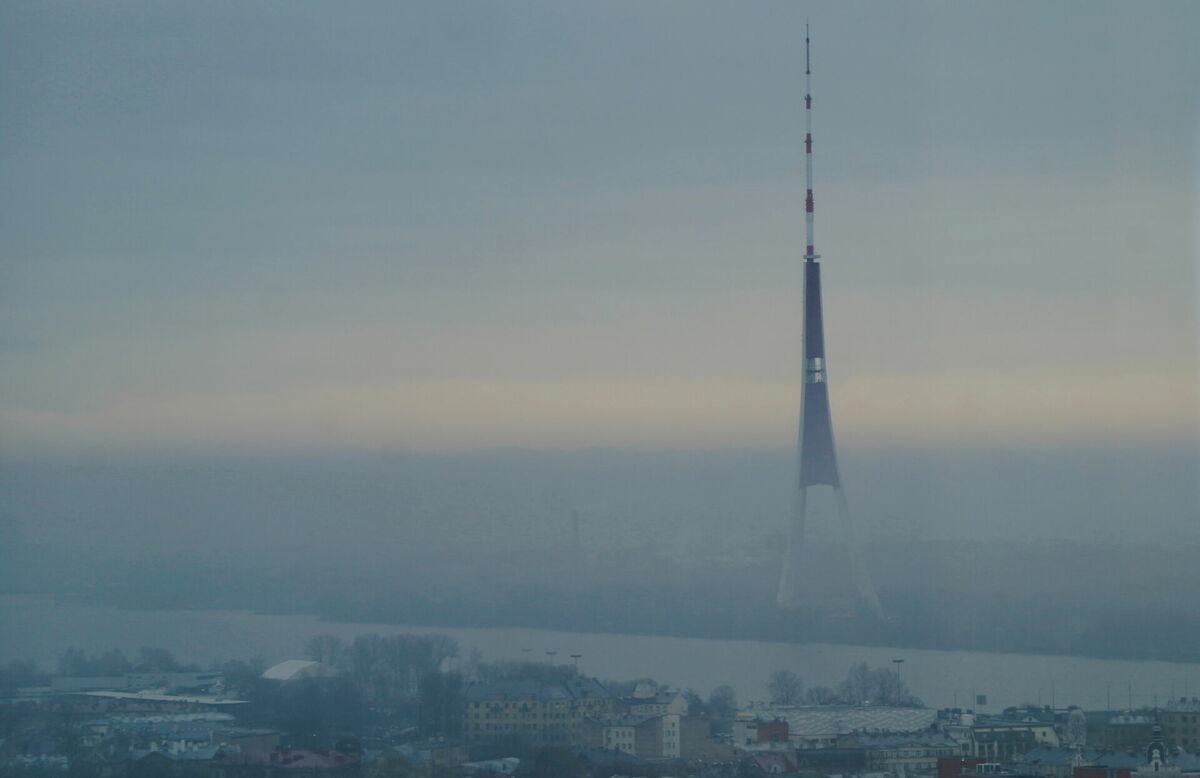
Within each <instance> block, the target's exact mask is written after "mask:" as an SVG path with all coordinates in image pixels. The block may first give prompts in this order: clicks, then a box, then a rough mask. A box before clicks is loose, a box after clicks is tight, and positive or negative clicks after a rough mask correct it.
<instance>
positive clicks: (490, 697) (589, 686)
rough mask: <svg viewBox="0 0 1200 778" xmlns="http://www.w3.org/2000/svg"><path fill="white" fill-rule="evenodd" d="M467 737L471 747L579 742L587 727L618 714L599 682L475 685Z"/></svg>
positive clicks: (469, 705) (467, 717) (469, 702)
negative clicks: (508, 740)
mask: <svg viewBox="0 0 1200 778" xmlns="http://www.w3.org/2000/svg"><path fill="white" fill-rule="evenodd" d="M464 696H465V698H466V706H465V713H464V717H465V718H464V722H463V723H464V726H463V736H464V738H465V739H466V742H467V743H468V744H475V743H480V742H484V741H488V740H498V739H503V738H512V737H516V738H522V739H526V740H529V741H532V742H535V743H557V744H568V743H579V742H580V739H581V737H582V732H583V722H584V721H585V720H587V719H589V718H595V717H597V716H606V715H609V714H612V713H613V709H614V700H613V697H612V695H610V694H609V693H608V691H607V690H606V689H605V688H604V687H603V686H602V685H601V684H600V683H599V682H598V681H596V680H594V679H590V678H589V679H575V680H571V681H567V682H563V683H546V682H543V681H535V680H514V681H496V682H492V683H476V684H471V685H470V686H468V687H467V690H466V692H465V695H464Z"/></svg>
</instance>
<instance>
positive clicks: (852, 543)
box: [834, 486, 883, 619]
mask: <svg viewBox="0 0 1200 778" xmlns="http://www.w3.org/2000/svg"><path fill="white" fill-rule="evenodd" d="M834 491H835V492H836V493H837V504H838V515H840V516H841V518H842V531H843V532H844V533H845V537H846V553H847V555H848V556H849V557H850V572H851V574H852V575H853V576H854V585H855V586H856V587H857V588H858V595H859V597H861V598H862V600H863V602H865V603H866V604H867V607H868V608H870V609H871V612H872V613H874V614H875V617H876V618H879V619H882V618H883V607H882V606H881V605H880V604H879V596H878V595H876V594H875V584H873V583H872V582H871V574H870V573H868V572H867V566H866V565H865V564H863V560H862V550H861V549H860V548H859V547H858V536H857V535H856V534H855V532H854V522H853V520H852V519H851V518H850V506H849V505H848V504H847V503H846V493H845V492H843V491H842V487H840V486H836V487H834Z"/></svg>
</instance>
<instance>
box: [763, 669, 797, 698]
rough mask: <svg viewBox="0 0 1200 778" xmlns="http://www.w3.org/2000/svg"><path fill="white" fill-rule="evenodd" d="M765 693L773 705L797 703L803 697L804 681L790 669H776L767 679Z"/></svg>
mask: <svg viewBox="0 0 1200 778" xmlns="http://www.w3.org/2000/svg"><path fill="white" fill-rule="evenodd" d="M767 693H768V694H770V695H771V702H772V703H773V704H775V705H799V704H800V702H801V700H803V698H804V681H802V680H800V676H798V675H796V674H795V673H794V672H792V671H791V670H776V671H775V672H773V673H771V679H770V680H769V681H767Z"/></svg>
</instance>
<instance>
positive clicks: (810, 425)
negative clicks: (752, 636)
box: [778, 23, 883, 617]
mask: <svg viewBox="0 0 1200 778" xmlns="http://www.w3.org/2000/svg"><path fill="white" fill-rule="evenodd" d="M812 144H813V140H812V65H811V59H810V44H809V38H808V24H807V23H806V24H805V25H804V181H805V186H806V187H807V192H806V194H805V197H804V228H805V237H806V241H805V245H806V248H805V252H804V389H803V394H802V396H801V403H800V434H799V440H798V442H797V455H798V459H799V466H800V472H799V479H798V481H797V489H796V496H795V505H794V508H793V513H792V522H791V532H790V534H789V536H788V545H787V556H786V557H785V558H784V562H783V573H782V575H781V576H780V581H779V595H778V603H779V605H780V606H781V607H784V608H801V607H807V606H813V605H817V606H819V605H820V603H819V602H814V601H813V596H812V593H811V592H810V591H808V590H809V589H810V588H812V587H810V585H809V584H811V583H815V580H813V579H814V576H813V575H812V574H811V573H809V574H808V575H806V573H808V571H806V570H805V562H804V561H803V559H802V551H803V549H804V533H805V524H806V521H807V511H808V490H809V489H811V488H813V487H816V486H829V487H832V488H833V491H834V493H835V496H836V498H837V510H838V515H839V517H840V519H841V531H842V540H843V543H844V545H845V549H846V555H847V557H848V561H849V564H850V575H851V578H852V579H853V582H854V587H855V589H856V590H857V599H858V600H859V601H860V602H861V603H862V604H865V605H866V606H867V607H868V608H869V609H870V610H871V611H872V612H873V613H874V614H875V615H876V616H878V617H882V615H883V610H882V608H881V607H880V605H879V597H878V596H877V595H876V594H875V586H874V584H872V583H871V576H870V574H869V573H868V572H867V569H866V566H865V565H864V564H863V561H862V555H861V553H860V550H859V548H858V541H857V538H856V537H855V534H854V523H853V521H852V520H851V518H850V508H849V506H848V505H847V503H846V493H845V492H844V491H843V490H842V482H841V478H840V477H839V475H838V466H837V454H836V453H835V451H834V446H833V420H832V418H831V416H830V413H829V384H828V381H827V374H826V367H825V329H824V324H823V322H822V317H821V263H819V262H817V260H818V259H820V255H819V254H817V252H816V249H815V247H814V243H813V168H812Z"/></svg>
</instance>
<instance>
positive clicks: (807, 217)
mask: <svg viewBox="0 0 1200 778" xmlns="http://www.w3.org/2000/svg"><path fill="white" fill-rule="evenodd" d="M809 47H810V44H809V40H808V22H807V21H806V22H805V23H804V183H805V185H806V186H807V188H808V192H807V194H805V196H804V234H805V238H806V240H805V244H806V246H807V249H806V250H805V252H804V259H805V260H807V261H809V262H812V261H813V260H815V259H819V258H820V256H821V255H820V254H818V253H817V252H816V249H814V248H813V182H812V61H811V59H810V57H809Z"/></svg>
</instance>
